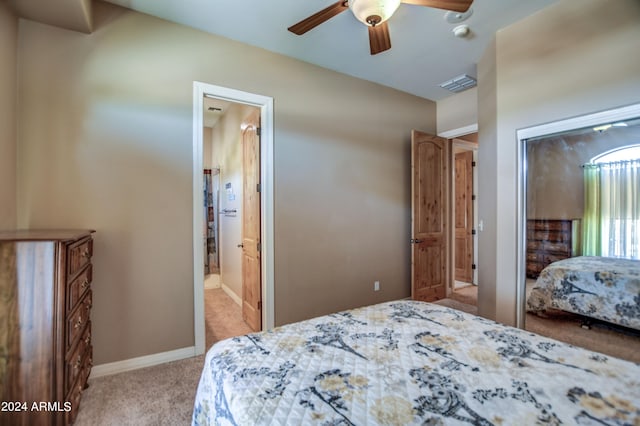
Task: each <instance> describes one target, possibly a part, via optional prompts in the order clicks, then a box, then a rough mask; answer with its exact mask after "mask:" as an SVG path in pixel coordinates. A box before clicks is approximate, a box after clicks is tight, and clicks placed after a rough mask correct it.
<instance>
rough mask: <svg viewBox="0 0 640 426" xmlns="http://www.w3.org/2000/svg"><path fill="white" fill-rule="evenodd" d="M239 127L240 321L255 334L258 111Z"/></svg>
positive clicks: (258, 318) (258, 316) (258, 301)
mask: <svg viewBox="0 0 640 426" xmlns="http://www.w3.org/2000/svg"><path fill="white" fill-rule="evenodd" d="M242 128H243V130H242V175H243V176H242V178H243V179H242V180H243V185H242V186H243V190H242V194H243V200H242V319H244V321H245V322H246V323H247V324H248V325H249V327H251V329H252V330H254V331H258V330H261V329H262V285H261V276H262V274H261V267H260V264H261V262H260V187H259V185H260V135H259V129H260V110H259V109H256V111H254V112H253V113H251V114H250V115H249V117H247V118H246V119H245V121H244V122H243V126H242Z"/></svg>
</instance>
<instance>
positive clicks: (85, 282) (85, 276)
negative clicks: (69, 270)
mask: <svg viewBox="0 0 640 426" xmlns="http://www.w3.org/2000/svg"><path fill="white" fill-rule="evenodd" d="M92 276H93V269H92V267H91V264H89V265H88V266H87V267H86V268H85V269H84V270H83V271H82V272H81V273H80V275H78V276H77V277H76V279H74V280H73V281H71V283H69V284H68V286H67V312H71V311H72V310H73V309H74V308H75V307H76V304H77V303H78V302H79V301H80V299H82V297H83V296H84V294H85V293H86V291H87V290H89V287H90V286H89V284H90V283H91V279H92Z"/></svg>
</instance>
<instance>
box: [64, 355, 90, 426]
mask: <svg viewBox="0 0 640 426" xmlns="http://www.w3.org/2000/svg"><path fill="white" fill-rule="evenodd" d="M88 349H89V352H88V354H87V356H86V357H85V358H84V362H83V364H82V367H81V368H80V372H79V373H78V377H77V379H76V381H75V382H73V384H72V385H71V388H70V389H69V391H68V392H67V397H66V398H65V400H66V401H69V402H70V403H71V410H70V411H67V412H66V413H65V424H66V425H71V424H73V422H74V420H75V419H76V416H77V415H78V409H79V408H80V397H81V396H82V391H83V390H84V389H85V388H86V387H87V380H88V379H89V373H91V366H92V365H93V360H92V357H91V346H89V348H88Z"/></svg>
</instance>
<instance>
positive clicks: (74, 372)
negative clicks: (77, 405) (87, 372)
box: [65, 322, 91, 388]
mask: <svg viewBox="0 0 640 426" xmlns="http://www.w3.org/2000/svg"><path fill="white" fill-rule="evenodd" d="M90 348H91V323H90V322H89V323H88V324H87V326H86V327H85V329H84V332H83V333H82V338H81V339H80V341H79V342H78V344H77V345H76V348H75V350H74V351H73V352H71V353H70V354H68V355H67V357H66V365H65V375H66V383H67V386H68V387H69V388H70V387H71V386H72V384H73V383H75V382H76V380H77V378H78V377H79V376H80V372H81V371H82V369H83V367H84V364H85V361H86V360H85V359H86V358H87V356H89V357H90V350H89V349H90Z"/></svg>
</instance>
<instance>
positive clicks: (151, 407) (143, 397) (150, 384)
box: [74, 289, 251, 426]
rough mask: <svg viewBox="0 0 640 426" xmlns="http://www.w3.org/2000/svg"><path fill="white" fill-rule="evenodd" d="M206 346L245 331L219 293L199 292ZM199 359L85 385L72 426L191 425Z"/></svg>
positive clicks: (239, 312)
mask: <svg viewBox="0 0 640 426" xmlns="http://www.w3.org/2000/svg"><path fill="white" fill-rule="evenodd" d="M205 326H206V345H207V346H206V347H207V348H209V347H211V345H213V344H214V343H215V342H217V341H219V340H223V339H226V338H228V337H233V336H239V335H242V334H247V333H250V332H251V329H250V328H249V326H248V325H247V324H245V323H244V322H243V321H242V310H241V309H240V307H239V306H238V305H237V304H236V303H235V302H234V301H233V300H232V299H231V298H230V297H229V296H227V294H226V293H225V292H224V291H223V290H222V289H212V290H205ZM203 363H204V355H201V356H197V357H194V358H188V359H184V360H181V361H175V362H170V363H166V364H162V365H156V366H153V367H148V368H142V369H139V370H135V371H130V372H126V373H120V374H114V375H112V376H105V377H98V378H96V379H91V380H90V381H89V388H88V389H87V390H85V391H84V392H83V394H82V401H81V403H80V410H79V412H78V417H77V419H76V422H75V423H74V425H76V426H85V425H87V426H112V425H113V426H129V425H131V426H133V425H135V426H147V425H149V426H150V425H154V426H156V425H158V426H164V425H167V426H174V425H189V424H191V414H192V412H193V401H194V400H195V396H196V389H197V387H198V381H199V380H200V373H201V371H202V366H203Z"/></svg>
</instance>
